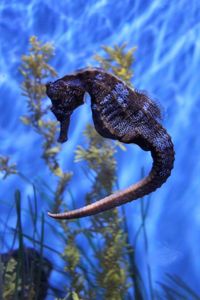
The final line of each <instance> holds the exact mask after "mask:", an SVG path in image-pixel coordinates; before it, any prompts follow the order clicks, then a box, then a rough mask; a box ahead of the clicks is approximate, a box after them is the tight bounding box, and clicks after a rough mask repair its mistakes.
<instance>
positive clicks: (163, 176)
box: [48, 127, 174, 219]
mask: <svg viewBox="0 0 200 300" xmlns="http://www.w3.org/2000/svg"><path fill="white" fill-rule="evenodd" d="M133 142H135V141H134V140H133ZM143 142H145V144H148V148H149V150H150V151H151V155H152V158H153V166H152V169H151V172H150V173H149V175H148V176H147V177H145V178H144V179H142V180H140V181H139V182H137V183H135V184H133V185H131V186H129V187H128V188H126V189H124V190H121V191H117V192H115V193H114V194H111V195H109V196H107V197H105V198H103V199H101V200H99V201H97V202H95V203H91V204H89V205H87V206H84V207H82V208H79V209H75V210H72V211H68V212H64V213H59V214H52V213H48V215H49V216H50V217H52V218H55V219H76V218H82V217H86V216H90V215H95V214H97V213H100V212H103V211H106V210H109V209H111V208H114V207H116V206H119V205H122V204H125V203H127V202H130V201H133V200H136V199H138V198H141V197H143V196H145V195H148V194H150V193H151V192H153V191H155V190H156V189H157V188H159V187H160V186H161V185H162V184H163V183H164V182H165V181H166V180H167V178H168V177H169V176H170V174H171V170H172V169H173V165H174V147H173V143H172V141H171V138H170V136H169V135H168V133H167V132H166V130H165V129H164V128H162V127H161V130H160V131H159V133H157V134H156V135H155V136H154V137H153V138H151V140H148V139H146V138H145V140H144V141H143ZM129 143H130V142H129Z"/></svg>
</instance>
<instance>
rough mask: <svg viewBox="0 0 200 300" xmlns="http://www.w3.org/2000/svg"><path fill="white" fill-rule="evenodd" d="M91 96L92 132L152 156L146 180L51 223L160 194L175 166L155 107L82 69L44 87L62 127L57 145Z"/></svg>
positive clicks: (99, 73) (101, 73) (108, 77)
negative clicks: (149, 195) (74, 112)
mask: <svg viewBox="0 0 200 300" xmlns="http://www.w3.org/2000/svg"><path fill="white" fill-rule="evenodd" d="M85 92H88V93H89V94H90V96H91V109H92V115H93V120H94V126H95V128H96V130H97V132H98V133H99V134H100V135H102V136H103V137H105V138H110V139H114V140H119V141H120V142H123V143H128V144H129V143H134V144H137V145H139V146H140V147H141V148H142V149H143V150H145V151H151V155H152V158H153V166H152V169H151V172H150V173H149V175H148V176H147V177H145V178H144V179H142V180H141V181H139V182H138V183H136V184H133V185H131V186H129V187H128V188H126V189H125V190H122V191H117V192H115V193H114V194H111V195H109V196H107V197H105V198H103V199H101V200H99V201H97V202H95V203H92V204H89V205H87V206H85V207H82V208H79V209H75V210H72V211H68V212H64V213H59V214H52V213H48V214H49V216H51V217H53V218H56V219H75V218H81V217H85V216H89V215H94V214H97V213H100V212H103V211H105V210H108V209H111V208H113V207H116V206H119V205H121V204H124V203H127V202H130V201H132V200H136V199H138V198H141V197H143V196H145V195H147V194H149V193H151V192H153V191H155V190H156V189H157V188H159V187H160V186H161V185H162V184H163V183H164V182H165V181H166V180H167V178H168V177H169V176H170V174H171V170H172V168H173V164H174V147H173V143H172V140H171V137H170V136H169V134H168V133H167V131H166V130H165V128H163V127H162V125H161V124H160V119H161V114H160V110H159V108H158V106H157V105H156V104H155V103H154V102H153V101H152V100H150V99H149V97H148V96H147V95H145V94H144V93H140V92H138V91H134V90H132V89H131V88H130V87H129V86H127V85H126V84H125V83H124V82H123V81H122V80H120V79H119V78H117V77H116V76H114V75H112V74H110V73H108V72H105V70H103V69H100V68H86V69H82V70H78V71H77V72H76V73H73V74H71V75H67V76H64V77H63V78H61V79H58V80H57V81H55V82H53V83H48V84H47V95H48V96H49V98H50V99H51V101H52V108H51V110H52V112H53V113H54V114H55V116H56V118H57V120H58V121H59V122H60V124H61V130H60V137H59V141H60V142H61V143H63V142H65V141H66V140H67V132H68V126H69V122H70V116H71V114H72V112H73V111H74V109H75V108H77V107H78V106H80V105H82V104H83V103H84V94H85Z"/></svg>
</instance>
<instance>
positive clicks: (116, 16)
mask: <svg viewBox="0 0 200 300" xmlns="http://www.w3.org/2000/svg"><path fill="white" fill-rule="evenodd" d="M30 35H37V36H38V37H39V39H41V40H43V41H51V42H53V43H54V45H55V48H56V56H55V58H54V60H53V66H54V67H55V68H56V70H57V71H58V73H59V76H63V75H64V74H66V73H69V72H72V71H73V70H75V69H76V68H80V67H84V66H86V65H88V64H94V60H93V59H92V56H93V54H94V53H97V52H98V53H101V50H100V46H101V45H102V44H103V45H114V44H119V43H122V42H127V43H128V45H129V46H130V47H132V46H135V45H136V46H137V47H138V49H137V52H136V63H135V66H134V70H135V76H134V82H133V83H134V86H135V87H137V88H138V89H143V90H146V91H148V93H149V94H150V95H151V96H152V97H153V98H154V99H156V100H157V101H158V102H159V103H160V104H161V106H162V108H163V111H164V115H165V118H164V124H165V126H166V128H167V129H168V131H169V133H170V134H171V135H172V138H173V141H174V144H175V149H176V161H175V168H174V171H173V173H172V176H171V177H170V179H169V180H168V182H167V183H166V184H165V185H164V186H163V187H162V188H161V189H160V190H158V191H156V192H155V193H154V194H152V196H151V208H150V213H149V216H148V219H147V231H148V239H149V257H148V259H149V261H150V262H151V266H152V276H153V280H154V282H156V281H159V280H160V279H161V278H162V277H163V275H164V274H165V273H166V272H168V273H176V274H179V275H181V276H182V278H183V279H184V280H185V281H186V282H188V283H189V284H190V285H191V287H193V288H194V289H195V290H196V291H197V292H199V293H200V288H199V275H200V274H199V270H200V260H199V245H200V235H199V227H200V201H199V200H200V185H199V170H200V160H199V149H200V139H199V128H200V117H199V107H200V91H199V86H200V71H199V69H200V68H199V66H200V2H199V1H195V0H191V1H188V0H182V1H180V0H179V1H167V0H162V1H159V0H156V1H147V0H146V1H140V0H136V1H131V0H123V1H114V0H110V1H108V0H107V1H106V0H101V1H100V0H97V1H91V0H88V1H83V0H74V1H66V0H65V1H64V0H60V1H53V0H48V1H47V0H43V1H39V0H35V1H14V0H13V1H4V0H1V2H0V66H1V68H0V84H1V89H0V111H1V117H0V136H1V144H0V153H1V154H3V155H10V156H11V157H12V161H13V162H17V164H18V165H19V168H20V170H21V172H23V173H24V174H26V176H28V177H29V178H34V179H35V180H38V181H39V180H40V178H44V176H47V174H48V171H47V169H46V167H45V165H44V164H42V163H41V160H40V153H41V149H40V139H39V137H38V136H37V135H36V134H35V133H34V132H32V130H31V129H29V128H26V129H25V128H24V126H23V125H22V124H21V123H20V121H19V117H20V116H21V115H22V114H23V113H24V112H25V111H26V106H25V99H24V98H23V97H22V96H21V91H20V83H21V81H22V78H21V76H20V75H19V71H18V68H19V65H20V59H21V55H22V54H24V53H26V52H27V49H28V39H29V36H30ZM88 121H91V113H90V110H89V107H87V106H86V107H82V108H81V109H79V110H78V112H76V113H75V115H74V118H73V121H72V125H71V127H70V128H71V130H70V137H71V139H70V141H69V142H68V144H65V145H64V146H63V155H62V161H63V165H64V166H65V168H68V169H73V170H74V172H75V178H76V180H77V178H79V179H80V186H79V188H78V190H77V187H76V182H75V181H73V185H72V191H73V193H74V195H75V197H76V198H77V199H80V196H81V195H82V194H83V193H84V192H86V191H87V190H88V187H87V185H86V181H85V180H84V178H83V174H82V173H81V171H80V170H79V166H78V165H77V164H76V165H75V164H74V163H73V150H74V148H75V146H76V145H77V144H78V143H80V142H82V141H83V139H82V135H81V132H82V130H83V129H84V127H85V125H86V123H87V122H88ZM130 161H131V162H130ZM118 163H119V168H118V174H119V186H120V188H123V187H125V186H127V185H128V184H130V183H132V182H133V181H136V180H138V178H139V177H140V170H141V167H143V166H144V167H145V172H148V170H149V168H150V164H151V159H150V157H149V156H145V155H144V153H143V152H142V151H141V150H140V149H139V148H137V147H136V146H130V147H128V151H127V152H125V153H124V152H122V153H121V152H119V154H118ZM48 180H49V178H48ZM0 184H1V186H0V191H1V196H0V198H1V199H2V203H1V219H2V220H5V218H6V216H7V214H8V211H9V210H10V206H11V205H12V204H13V201H14V200H13V199H14V198H13V191H14V190H15V188H16V187H18V188H20V189H21V190H22V191H23V194H24V195H28V194H31V193H32V191H31V187H30V186H28V185H27V187H26V189H25V187H24V183H23V182H22V181H20V180H19V179H18V178H16V177H10V178H8V180H6V181H3V183H2V182H1V183H0ZM23 200H24V202H23V203H24V207H27V204H26V196H24V199H23ZM81 204H83V202H82V203H78V200H77V206H78V205H81ZM42 208H44V210H45V204H44V203H41V210H42ZM127 208H128V210H127V216H128V222H129V228H130V230H132V232H135V228H136V227H137V226H138V224H139V223H140V213H139V202H138V201H137V202H134V203H132V204H128V205H127V206H126V209H127ZM9 220H10V221H9V222H10V223H9V224H11V225H13V224H15V223H14V222H15V215H14V213H13V215H12V214H11V217H10V219H9ZM26 222H27V224H28V223H29V220H27V221H26ZM28 230H29V229H28V228H27V232H28ZM45 239H46V243H51V239H52V233H51V232H49V234H48V236H46V238H45ZM55 239H56V237H55V236H54V240H55ZM8 243H9V235H8ZM57 247H58V249H60V248H61V247H62V245H57ZM143 249H144V247H143V241H142V238H141V239H140V241H139V243H138V251H137V256H138V261H141V268H144V270H145V261H144V259H143V258H144V250H143ZM52 278H54V279H53V280H55V282H56V281H58V279H57V277H56V275H54V276H53V277H52ZM144 278H145V272H144ZM155 287H157V286H156V283H155Z"/></svg>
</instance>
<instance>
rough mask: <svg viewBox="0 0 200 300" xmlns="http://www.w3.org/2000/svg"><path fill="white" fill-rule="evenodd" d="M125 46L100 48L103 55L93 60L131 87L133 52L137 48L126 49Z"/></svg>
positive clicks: (97, 55) (96, 56)
mask: <svg viewBox="0 0 200 300" xmlns="http://www.w3.org/2000/svg"><path fill="white" fill-rule="evenodd" d="M126 48H127V44H126V43H124V44H122V45H114V46H113V47H109V46H102V49H103V50H104V54H103V55H99V54H96V55H95V56H94V59H95V60H96V61H98V62H99V63H100V66H101V67H102V68H103V69H105V70H107V71H110V72H111V73H113V74H114V75H116V76H118V77H119V78H121V79H122V80H124V81H125V82H126V83H127V84H128V85H131V87H132V88H133V85H132V82H131V81H132V78H133V75H134V72H133V63H134V61H135V57H134V55H135V51H136V50H137V47H133V48H130V49H126Z"/></svg>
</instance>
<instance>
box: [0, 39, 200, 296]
mask: <svg viewBox="0 0 200 300" xmlns="http://www.w3.org/2000/svg"><path fill="white" fill-rule="evenodd" d="M104 50H105V55H103V56H102V57H101V56H99V55H97V56H96V58H97V60H98V61H99V62H100V64H101V67H103V68H106V69H107V70H110V71H112V72H114V73H115V75H117V76H119V77H121V78H122V79H123V80H125V81H126V82H127V83H128V84H131V78H132V75H133V71H132V64H133V62H134V58H133V55H134V51H135V48H132V49H131V50H126V47H125V45H122V46H114V47H113V48H111V47H104ZM29 51H30V52H29V54H28V55H25V56H23V62H22V66H21V74H22V75H23V78H24V81H23V85H22V88H23V94H24V96H25V97H26V99H27V108H28V112H27V114H25V115H24V116H23V117H22V118H21V120H22V122H23V123H24V124H25V125H26V126H31V127H32V128H33V129H34V130H35V131H36V132H37V133H38V134H39V135H40V137H41V143H42V155H41V156H42V158H43V159H44V161H45V163H46V165H47V166H48V167H49V170H50V173H51V174H52V175H54V179H55V181H57V184H56V190H55V193H54V195H53V197H52V206H53V210H54V211H59V210H60V208H61V206H65V203H64V194H65V192H66V190H67V188H68V184H69V182H70V179H71V176H72V173H71V172H68V171H64V170H63V169H62V167H61V166H60V164H59V159H58V157H59V153H60V151H61V147H60V144H58V143H57V142H56V136H57V130H58V128H57V122H55V121H54V120H53V119H52V118H51V117H50V114H49V115H48V111H49V105H48V103H47V102H46V96H45V87H44V85H45V83H46V80H47V79H48V78H49V77H54V76H56V72H55V70H54V69H53V68H52V67H51V66H50V65H49V62H50V59H51V58H52V55H53V52H54V49H53V47H52V45H50V44H49V43H44V44H43V43H42V42H40V41H39V40H38V39H37V38H36V37H32V38H31V39H30V50H29ZM128 53H129V54H128ZM84 134H85V137H86V141H87V145H86V146H84V147H83V146H81V145H79V146H78V147H77V150H76V153H75V161H76V162H79V163H80V164H82V163H83V167H84V172H85V174H87V175H88V179H89V181H90V185H91V190H90V191H89V192H88V194H87V195H86V199H85V201H86V203H91V202H93V201H95V200H97V198H99V196H102V197H103V196H105V195H107V194H109V193H111V192H112V190H113V189H114V188H115V186H116V168H117V163H116V159H115V154H116V151H117V150H118V149H119V147H121V148H122V149H123V150H124V146H123V145H121V144H120V143H114V142H112V141H108V140H104V139H103V138H102V137H100V136H99V135H98V134H97V133H96V131H94V130H93V128H92V127H91V126H90V125H88V126H87V128H86V130H85V131H84ZM0 172H1V173H2V176H3V178H6V177H7V176H9V175H20V174H19V172H18V171H17V166H16V164H13V163H10V160H9V158H8V157H5V156H1V158H0ZM105 173H106V174H107V176H106V177H105V176H104V175H103V174H105ZM37 194H38V193H37V186H35V185H34V184H33V197H31V199H29V200H30V210H29V214H30V216H31V218H30V220H31V222H32V225H33V235H32V236H27V235H26V234H25V233H24V230H23V222H22V214H21V198H22V196H21V193H20V192H19V191H16V193H15V203H16V214H17V226H16V228H10V230H11V232H12V233H14V240H13V244H15V241H16V240H17V242H18V249H17V250H14V251H15V252H14V253H15V255H17V256H15V257H17V259H15V258H13V257H12V256H11V253H10V252H9V254H10V259H9V260H7V261H5V260H3V259H2V258H3V255H2V257H1V260H0V264H1V266H2V270H1V274H0V276H1V278H0V287H1V286H3V289H2V290H3V292H1V293H2V297H3V299H6V300H7V299H14V297H15V298H17V295H18V294H17V293H18V292H19V293H22V294H23V295H24V296H26V291H27V290H29V292H30V293H29V298H26V297H25V299H43V298H41V297H45V296H41V294H40V291H41V278H42V272H43V265H45V262H46V260H45V258H44V249H48V250H50V251H52V252H53V253H56V254H57V255H59V256H60V257H61V258H62V259H63V260H64V263H65V266H64V270H60V269H58V271H59V272H61V273H62V274H64V275H65V277H66V280H65V282H64V283H63V286H62V287H60V288H59V289H58V288H57V289H56V288H55V287H53V286H50V285H49V286H48V288H49V292H48V293H52V292H53V293H54V295H57V297H59V298H56V299H57V300H58V299H61V297H64V295H65V297H64V298H63V299H73V300H81V299H84V300H87V299H88V300H89V299H111V300H112V299H113V300H118V299H119V300H120V299H136V300H146V299H147V295H148V294H149V295H150V299H163V297H165V298H169V299H174V300H175V299H199V296H198V295H197V294H196V293H195V292H194V291H193V290H192V289H191V288H190V287H188V286H187V284H186V283H184V282H183V281H182V280H181V279H180V278H179V277H178V276H170V275H169V276H168V279H169V281H168V283H166V282H165V283H163V282H159V287H161V289H159V291H157V290H156V289H155V288H154V287H152V282H151V276H150V275H151V274H150V265H148V266H147V268H148V270H149V288H147V287H146V285H145V284H144V283H143V280H142V274H140V272H139V270H138V267H137V262H136V259H135V254H134V249H133V247H132V245H131V244H130V235H129V231H128V226H127V221H126V218H125V214H124V211H123V208H122V214H121V213H119V211H118V210H117V209H113V210H111V211H107V212H105V213H102V214H99V215H97V216H95V217H91V218H90V219H89V220H88V224H89V227H86V226H85V223H84V225H83V223H82V221H70V222H64V221H62V222H56V227H57V228H58V226H60V228H61V229H62V233H60V228H59V234H58V232H57V229H56V228H55V233H56V238H58V239H62V240H63V241H64V249H63V253H58V252H57V251H56V249H54V248H53V247H50V246H48V245H46V244H45V241H44V224H47V221H46V219H45V216H44V214H42V215H41V228H40V232H39V233H38V219H40V214H39V213H38V207H37V202H38V199H37ZM71 199H72V203H74V199H73V195H71ZM40 201H46V199H45V197H43V198H41V199H40ZM67 208H68V207H67ZM147 213H148V203H147V206H144V202H143V200H142V201H141V226H140V228H139V229H138V231H137V233H136V237H135V240H136V241H137V238H138V236H139V235H140V234H141V232H143V234H144V239H145V247H146V251H148V241H147V233H146V227H145V226H146V225H145V220H146V216H147ZM54 224H55V223H54ZM7 226H8V225H7ZM48 226H52V224H49V223H48ZM25 240H29V241H30V242H31V243H32V245H33V248H32V249H31V251H30V249H27V247H26V242H25ZM83 240H84V244H85V245H87V246H88V247H89V249H90V251H87V250H86V249H85V247H83V246H82V244H83V243H82V241H83ZM135 245H136V244H135ZM11 250H12V249H11ZM88 252H89V253H88ZM30 253H34V259H33V256H31V263H32V264H33V265H34V264H36V265H37V267H38V268H36V269H35V268H34V269H33V268H30V270H29V271H30V272H28V273H27V272H26V270H25V264H24V262H25V258H27V257H28V254H30ZM29 257H30V256H29ZM38 262H39V263H38ZM149 264H150V263H149ZM47 265H48V262H47ZM48 267H49V269H48V270H49V272H50V270H51V266H50V265H48ZM35 272H36V273H37V275H38V276H37V280H36V281H35V280H34V276H33V274H34V273H35ZM48 274H49V273H48ZM48 274H47V277H48ZM25 277H27V279H30V281H29V282H28V283H27V282H26V281H25ZM172 284H174V286H175V287H174V288H172ZM150 286H151V287H150ZM177 287H178V288H179V289H180V291H179V292H176V290H175V289H176V288H177ZM150 288H151V290H150V291H149V290H148V289H150ZM0 296H1V295H0ZM181 296H183V298H181ZM178 297H179V298H178Z"/></svg>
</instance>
